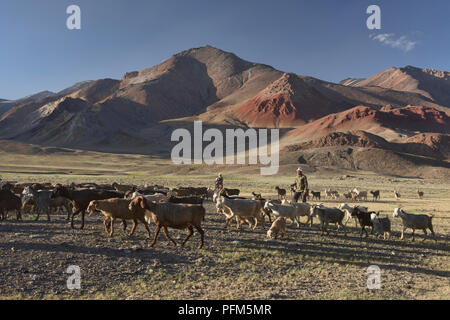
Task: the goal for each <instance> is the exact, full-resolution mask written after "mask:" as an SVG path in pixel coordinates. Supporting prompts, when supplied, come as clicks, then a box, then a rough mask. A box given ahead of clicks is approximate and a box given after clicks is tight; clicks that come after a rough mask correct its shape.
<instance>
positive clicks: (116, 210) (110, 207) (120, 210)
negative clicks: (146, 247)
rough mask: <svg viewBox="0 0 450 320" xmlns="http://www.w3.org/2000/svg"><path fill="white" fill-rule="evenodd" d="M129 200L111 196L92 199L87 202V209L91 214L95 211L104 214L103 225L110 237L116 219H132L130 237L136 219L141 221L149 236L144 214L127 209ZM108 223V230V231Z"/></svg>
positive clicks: (136, 222)
mask: <svg viewBox="0 0 450 320" xmlns="http://www.w3.org/2000/svg"><path fill="white" fill-rule="evenodd" d="M129 204H130V200H127V199H120V198H112V199H106V200H93V201H91V202H90V203H89V205H88V207H87V211H89V212H90V213H91V214H92V213H93V212H95V211H100V212H101V213H102V214H103V215H104V216H105V220H104V221H103V224H104V226H105V232H106V233H109V236H110V237H112V236H113V234H114V222H115V220H116V219H121V220H133V227H132V228H131V232H130V237H131V236H133V234H134V232H135V230H136V226H137V224H138V220H139V221H140V222H142V223H143V224H144V226H145V229H146V230H147V233H148V237H149V238H150V229H149V227H148V223H147V221H145V214H143V213H142V212H140V213H139V212H132V211H131V210H130V209H129ZM108 224H109V228H110V230H109V231H108Z"/></svg>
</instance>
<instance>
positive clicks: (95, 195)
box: [50, 185, 124, 229]
mask: <svg viewBox="0 0 450 320" xmlns="http://www.w3.org/2000/svg"><path fill="white" fill-rule="evenodd" d="M50 197H51V198H52V199H54V198H56V197H63V198H67V199H69V200H70V201H71V202H72V205H73V207H74V209H75V210H74V212H72V217H71V221H70V227H71V228H72V229H75V226H74V218H75V216H76V215H78V214H80V213H81V226H80V229H83V228H84V215H85V211H86V209H87V207H88V206H89V203H90V202H91V201H92V200H105V199H111V198H123V197H124V193H122V192H116V191H108V190H90V189H82V190H73V189H69V188H66V187H63V186H61V185H59V186H57V187H56V188H55V190H53V192H52V193H51V196H50Z"/></svg>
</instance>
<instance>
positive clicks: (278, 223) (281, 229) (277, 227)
mask: <svg viewBox="0 0 450 320" xmlns="http://www.w3.org/2000/svg"><path fill="white" fill-rule="evenodd" d="M278 234H280V235H281V238H284V235H285V234H286V217H278V218H277V219H276V220H275V221H274V222H273V223H272V226H271V227H270V229H269V231H267V237H268V238H271V239H276V238H277V237H278Z"/></svg>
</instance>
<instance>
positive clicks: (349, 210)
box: [339, 203, 368, 228]
mask: <svg viewBox="0 0 450 320" xmlns="http://www.w3.org/2000/svg"><path fill="white" fill-rule="evenodd" d="M355 208H358V209H359V210H360V211H361V212H367V210H368V208H367V207H363V206H354V207H352V206H349V205H348V204H346V203H341V204H340V205H339V209H341V210H344V211H345V213H346V216H347V219H346V220H345V223H344V225H345V226H347V223H348V221H349V220H350V219H351V218H353V219H354V220H355V228H357V227H358V219H357V218H356V217H355V216H352V211H353V210H354V209H355Z"/></svg>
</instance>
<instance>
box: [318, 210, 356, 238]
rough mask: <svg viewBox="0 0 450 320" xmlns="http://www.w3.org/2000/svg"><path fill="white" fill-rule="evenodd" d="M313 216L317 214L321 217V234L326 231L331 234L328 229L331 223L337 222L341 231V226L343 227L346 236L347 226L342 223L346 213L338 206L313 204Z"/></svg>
mask: <svg viewBox="0 0 450 320" xmlns="http://www.w3.org/2000/svg"><path fill="white" fill-rule="evenodd" d="M310 210H311V217H315V216H316V215H317V216H318V217H319V221H320V227H321V230H322V233H321V236H323V234H324V232H326V233H327V235H329V234H330V232H329V231H328V224H329V223H337V224H338V228H337V232H338V231H339V229H340V227H342V229H343V231H344V236H347V232H346V230H345V226H344V225H343V224H342V220H343V219H344V216H345V213H344V212H343V211H341V210H339V209H338V208H327V207H323V206H320V205H312V206H311V209H310Z"/></svg>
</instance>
